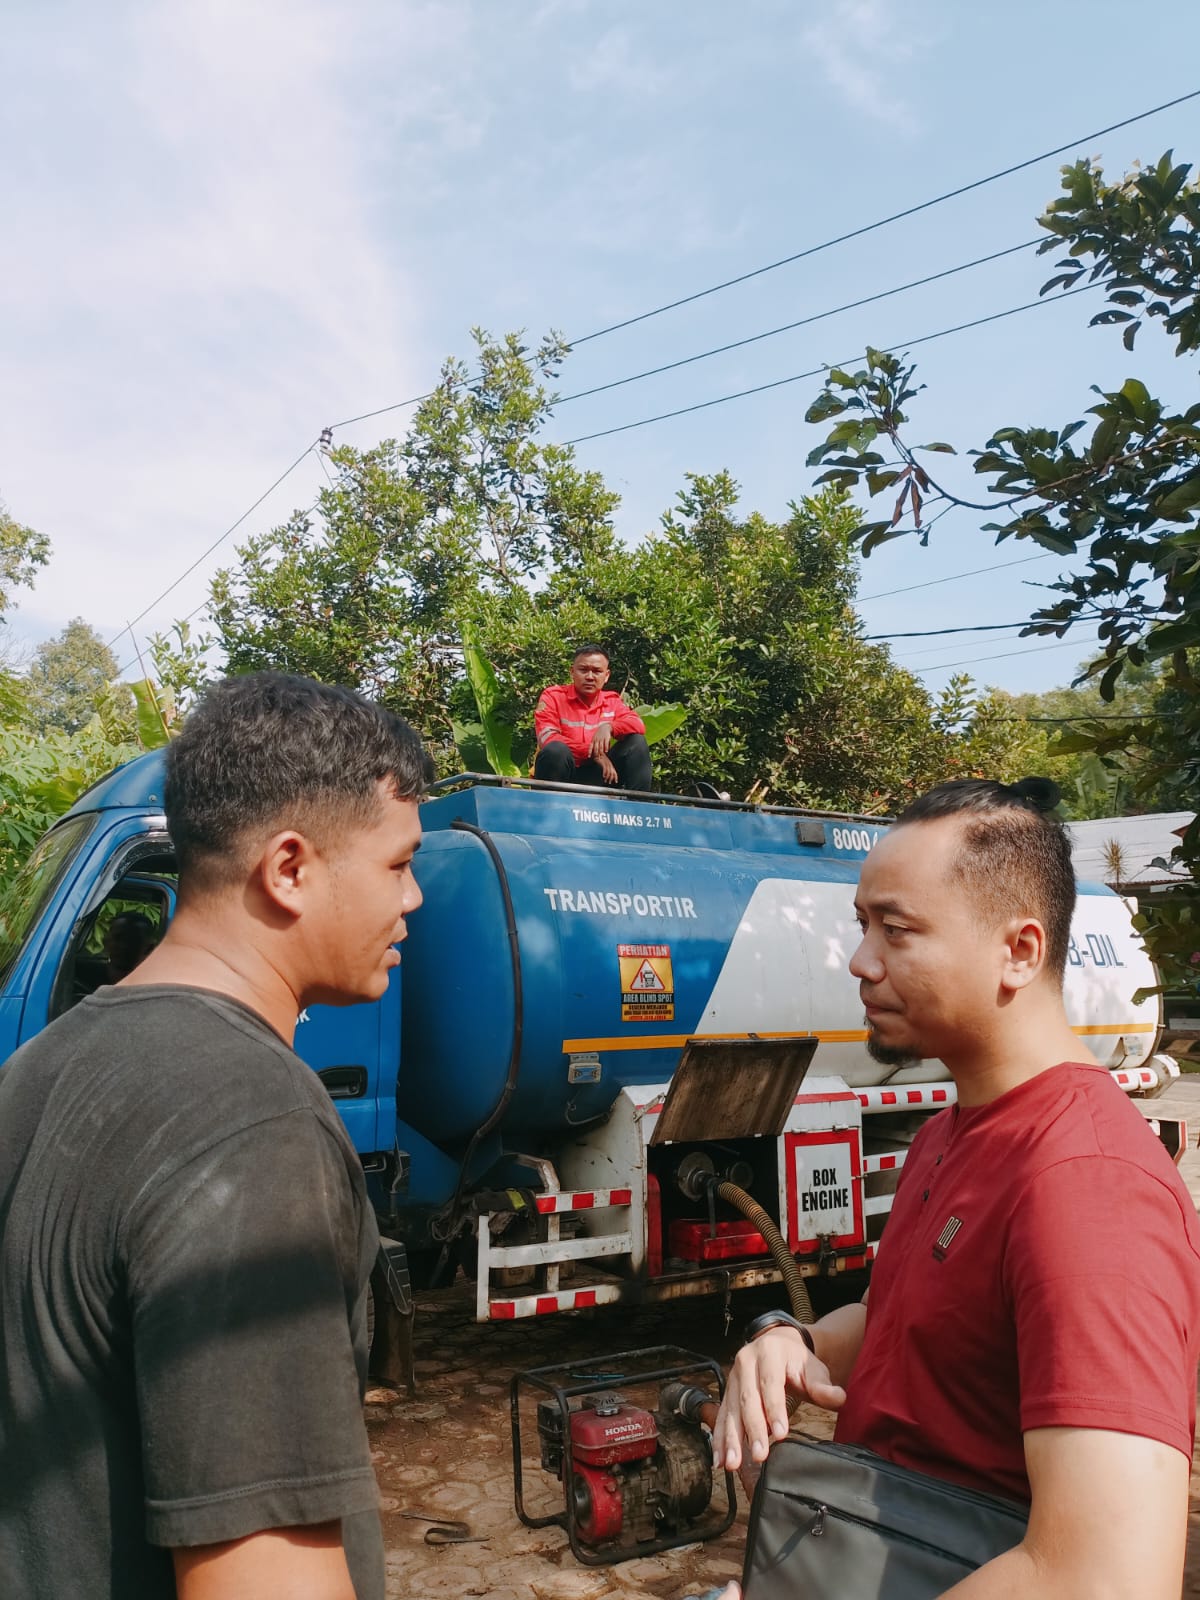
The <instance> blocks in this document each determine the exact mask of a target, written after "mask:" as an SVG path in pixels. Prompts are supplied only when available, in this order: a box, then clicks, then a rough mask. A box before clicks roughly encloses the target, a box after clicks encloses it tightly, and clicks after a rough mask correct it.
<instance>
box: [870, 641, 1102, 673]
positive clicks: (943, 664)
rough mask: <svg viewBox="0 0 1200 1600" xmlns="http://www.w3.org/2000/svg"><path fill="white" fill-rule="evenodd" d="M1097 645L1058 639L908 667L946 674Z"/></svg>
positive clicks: (919, 670) (901, 664) (903, 664)
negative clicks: (1029, 647) (1025, 647)
mask: <svg viewBox="0 0 1200 1600" xmlns="http://www.w3.org/2000/svg"><path fill="white" fill-rule="evenodd" d="M1099 643H1100V641H1099V639H1060V640H1059V641H1058V643H1057V644H1042V645H1037V646H1036V647H1035V648H1034V649H1032V650H1004V651H1001V652H1000V654H999V655H994V656H969V657H966V658H964V659H963V660H962V661H939V662H933V663H931V664H930V665H929V666H925V667H909V671H911V672H946V671H948V670H949V669H950V668H951V667H971V666H975V665H976V664H977V663H979V662H982V661H1007V660H1008V659H1009V658H1010V657H1011V656H1023V655H1029V656H1036V655H1041V654H1042V653H1043V652H1044V651H1046V650H1066V649H1067V648H1068V646H1072V645H1073V646H1074V647H1075V649H1076V650H1078V649H1079V647H1080V645H1087V644H1099ZM899 665H900V666H908V663H907V662H903V661H902V662H900V663H899Z"/></svg>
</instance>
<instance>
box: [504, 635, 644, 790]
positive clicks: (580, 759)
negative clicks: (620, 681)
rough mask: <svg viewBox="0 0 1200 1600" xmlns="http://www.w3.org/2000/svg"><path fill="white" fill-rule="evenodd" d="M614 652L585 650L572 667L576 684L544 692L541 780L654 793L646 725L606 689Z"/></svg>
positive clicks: (539, 722) (538, 726)
mask: <svg viewBox="0 0 1200 1600" xmlns="http://www.w3.org/2000/svg"><path fill="white" fill-rule="evenodd" d="M608 674H609V664H608V651H607V650H605V649H604V648H603V647H602V646H601V645H598V644H585V645H581V646H580V647H579V649H578V650H576V652H575V656H574V659H573V660H572V662H571V681H570V683H561V684H558V683H556V684H552V685H551V686H550V688H548V689H543V690H542V694H541V698H540V699H539V700H538V704H537V711H536V713H535V714H534V719H533V725H534V728H535V730H536V732H537V743H538V752H537V759H536V761H535V762H534V766H533V775H534V777H535V778H541V779H543V780H544V781H546V782H549V783H583V784H591V785H593V786H594V787H597V788H598V787H599V786H600V784H602V783H613V784H616V785H617V787H618V788H621V789H639V790H643V791H644V790H648V789H649V788H650V778H651V772H650V747H649V746H648V745H647V743H646V724H645V723H644V722H643V721H642V719H641V717H639V716H638V714H637V712H636V711H631V710H630V709H629V707H628V706H627V705H626V704H625V702H624V700H622V699H621V696H620V695H619V694H617V693H615V692H614V691H613V690H612V689H606V688H605V687H604V685H605V684H606V683H607V682H608Z"/></svg>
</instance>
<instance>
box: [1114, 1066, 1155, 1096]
mask: <svg viewBox="0 0 1200 1600" xmlns="http://www.w3.org/2000/svg"><path fill="white" fill-rule="evenodd" d="M1112 1076H1113V1080H1114V1082H1115V1083H1116V1085H1117V1088H1118V1089H1124V1090H1125V1092H1126V1093H1127V1094H1130V1093H1132V1092H1133V1090H1134V1089H1154V1088H1157V1087H1158V1074H1157V1072H1155V1071H1154V1069H1153V1068H1152V1067H1136V1068H1134V1069H1133V1070H1130V1069H1128V1068H1122V1070H1121V1071H1120V1072H1114V1073H1113V1074H1112Z"/></svg>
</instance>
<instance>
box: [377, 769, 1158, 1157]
mask: <svg viewBox="0 0 1200 1600" xmlns="http://www.w3.org/2000/svg"><path fill="white" fill-rule="evenodd" d="M442 787H443V789H445V786H442ZM422 821H423V824H424V830H425V838H424V843H423V846H422V849H421V854H420V858H419V863H418V874H419V878H420V882H421V886H422V889H423V891H424V894H425V903H424V905H423V907H422V908H421V911H420V913H419V914H418V916H417V917H416V918H414V921H413V928H412V936H411V938H410V939H409V940H408V942H407V943H406V945H405V947H404V963H403V997H404V1005H403V1043H402V1053H401V1069H400V1081H399V1091H398V1110H399V1114H400V1117H401V1118H402V1119H403V1121H404V1122H406V1123H408V1124H409V1125H410V1126H411V1127H412V1128H414V1129H416V1130H417V1131H418V1132H419V1133H421V1134H422V1135H424V1136H425V1138H426V1139H428V1140H429V1141H431V1142H432V1143H433V1144H435V1145H436V1146H438V1147H439V1148H441V1149H442V1150H444V1151H447V1152H453V1153H455V1154H456V1155H457V1154H459V1153H461V1151H462V1149H463V1148H464V1146H465V1145H466V1143H467V1142H468V1141H469V1140H470V1139H471V1138H472V1136H474V1135H475V1134H476V1133H477V1131H478V1130H479V1129H480V1128H481V1127H483V1126H485V1125H487V1124H489V1123H490V1125H491V1130H497V1129H498V1131H499V1136H500V1138H501V1140H502V1142H503V1144H504V1146H505V1147H506V1148H507V1149H509V1150H513V1149H520V1150H524V1151H533V1150H534V1149H535V1147H536V1146H537V1144H538V1143H539V1141H540V1142H542V1143H543V1144H550V1143H554V1142H556V1141H561V1140H562V1138H563V1137H564V1136H566V1135H569V1133H570V1131H571V1130H572V1129H573V1128H578V1127H583V1126H587V1125H592V1124H594V1123H595V1121H596V1120H597V1119H599V1118H602V1117H604V1116H605V1114H606V1113H607V1112H608V1110H609V1108H610V1107H611V1106H612V1104H613V1102H614V1100H615V1099H616V1098H617V1096H618V1094H620V1092H621V1090H622V1089H624V1088H626V1087H627V1086H629V1085H633V1084H647V1083H662V1082H665V1081H667V1080H669V1079H670V1077H671V1075H672V1072H673V1071H674V1069H675V1066H676V1064H677V1063H678V1061H679V1057H680V1054H681V1051H682V1049H683V1047H684V1045H685V1044H686V1042H687V1041H688V1039H690V1038H697V1037H698V1038H708V1039H714V1038H745V1037H747V1036H748V1035H752V1034H755V1035H758V1036H759V1037H763V1038H774V1039H789V1038H803V1037H810V1036H811V1037H815V1038H816V1039H817V1040H818V1041H819V1043H818V1048H817V1055H816V1059H815V1061H814V1063H813V1066H812V1073H813V1075H814V1076H815V1075H830V1074H833V1075H837V1076H838V1077H840V1078H841V1079H842V1080H844V1082H845V1083H846V1084H848V1085H849V1086H850V1087H851V1088H853V1089H869V1088H871V1087H873V1086H879V1085H881V1084H883V1083H884V1082H885V1080H886V1081H887V1082H888V1083H889V1084H897V1083H920V1082H934V1081H940V1080H942V1079H944V1078H945V1068H944V1067H943V1066H942V1065H941V1063H940V1062H923V1063H919V1064H917V1065H916V1066H913V1067H910V1068H907V1069H905V1070H903V1071H902V1072H899V1073H897V1072H896V1070H895V1069H894V1068H888V1067H884V1066H881V1065H880V1064H879V1063H878V1062H876V1061H874V1060H873V1059H872V1058H871V1057H870V1056H869V1055H868V1054H867V1051H866V1047H865V1041H866V1029H865V1026H864V1018H863V1014H862V1007H861V1004H860V1002H859V999H858V990H857V983H856V981H855V980H854V979H853V978H852V977H851V976H850V974H849V972H848V970H847V962H848V960H849V958H850V955H851V953H852V951H853V949H854V947H855V944H856V943H857V939H858V932H857V927H856V925H855V920H854V910H853V899H854V885H855V883H856V881H857V878H858V872H859V866H860V863H861V861H862V859H863V857H864V856H865V855H866V853H867V851H868V850H869V849H870V847H871V845H872V844H873V843H874V842H875V841H876V839H877V838H878V837H879V834H880V831H881V829H882V828H883V827H884V826H885V825H886V824H884V823H882V822H880V821H878V820H872V819H863V818H842V817H835V816H825V817H816V816H814V815H813V814H812V813H801V812H797V811H785V810H781V809H772V808H751V807H741V806H738V805H736V804H721V803H720V802H707V803H705V802H694V803H692V802H669V801H666V800H659V799H651V798H646V799H638V798H632V797H629V796H627V795H623V794H611V795H610V794H599V793H596V792H594V791H589V790H576V791H569V792H564V791H555V790H547V789H544V788H540V787H539V788H536V789H535V788H527V787H509V786H501V785H499V784H489V783H487V782H486V781H484V782H478V781H477V782H475V783H473V784H472V785H471V786H470V787H460V788H457V789H453V788H451V789H449V791H448V792H442V793H440V794H435V796H434V798H432V799H430V800H429V801H427V802H426V803H425V805H424V806H423V808H422ZM485 836H486V837H485ZM1154 982H1155V976H1154V972H1153V968H1152V967H1151V965H1150V962H1149V960H1148V958H1147V957H1146V956H1145V954H1144V953H1143V952H1142V951H1141V949H1140V947H1139V945H1138V943H1137V940H1136V938H1135V936H1134V935H1133V933H1132V929H1131V926H1130V920H1129V913H1128V910H1127V908H1126V907H1125V905H1124V904H1123V902H1122V901H1120V900H1119V899H1118V898H1117V897H1116V896H1115V895H1113V894H1111V893H1110V892H1109V891H1108V890H1106V889H1103V888H1102V887H1100V886H1081V894H1080V899H1079V906H1078V910H1077V913H1076V920H1075V924H1074V938H1073V940H1072V947H1071V956H1070V964H1069V966H1068V969H1067V1005H1068V1013H1069V1015H1070V1017H1071V1020H1072V1022H1073V1024H1074V1025H1075V1027H1076V1031H1077V1032H1078V1033H1080V1034H1081V1035H1082V1036H1083V1038H1084V1039H1086V1042H1087V1044H1088V1045H1089V1047H1090V1048H1091V1050H1092V1052H1093V1054H1094V1055H1095V1056H1096V1057H1097V1059H1098V1060H1099V1061H1101V1062H1102V1063H1103V1064H1105V1065H1110V1066H1117V1065H1124V1066H1137V1065H1138V1064H1139V1063H1141V1062H1142V1061H1144V1060H1145V1058H1146V1057H1147V1056H1149V1054H1150V1052H1151V1050H1152V1049H1153V1044H1154V1038H1155V1035H1156V1032H1157V1027H1158V1010H1157V1001H1156V1000H1154V999H1151V1000H1149V1001H1146V1002H1143V1004H1142V1005H1140V1006H1136V1007H1135V1006H1134V1004H1133V1001H1132V996H1133V994H1134V991H1135V990H1137V989H1139V988H1141V987H1148V986H1152V985H1153V984H1154Z"/></svg>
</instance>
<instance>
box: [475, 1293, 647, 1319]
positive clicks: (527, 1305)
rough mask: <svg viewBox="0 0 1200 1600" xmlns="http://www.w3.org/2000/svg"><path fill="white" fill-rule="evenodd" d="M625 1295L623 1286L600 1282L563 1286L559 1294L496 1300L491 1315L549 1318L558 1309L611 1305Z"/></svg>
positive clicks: (496, 1316) (489, 1312)
mask: <svg viewBox="0 0 1200 1600" xmlns="http://www.w3.org/2000/svg"><path fill="white" fill-rule="evenodd" d="M621 1298H622V1285H620V1284H617V1283H604V1284H598V1285H597V1286H596V1287H595V1288H594V1289H561V1290H559V1292H558V1293H557V1294H522V1295H517V1296H515V1297H514V1298H513V1299H511V1300H493V1301H491V1302H490V1304H489V1305H488V1317H489V1318H490V1319H491V1321H493V1322H511V1321H514V1320H516V1319H517V1318H518V1317H548V1316H551V1315H552V1314H553V1313H554V1312H556V1311H586V1310H587V1309H588V1308H589V1307H590V1306H603V1305H611V1304H612V1302H613V1301H614V1300H620V1299H621Z"/></svg>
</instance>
